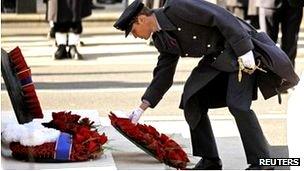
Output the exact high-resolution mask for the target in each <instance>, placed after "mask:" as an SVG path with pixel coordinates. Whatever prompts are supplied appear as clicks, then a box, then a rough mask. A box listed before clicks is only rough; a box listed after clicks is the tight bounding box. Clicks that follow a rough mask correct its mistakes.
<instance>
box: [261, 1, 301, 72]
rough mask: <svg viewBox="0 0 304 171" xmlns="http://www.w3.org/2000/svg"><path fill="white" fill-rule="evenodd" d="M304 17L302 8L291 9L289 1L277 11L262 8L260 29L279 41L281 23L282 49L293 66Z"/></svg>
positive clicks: (275, 40)
mask: <svg viewBox="0 0 304 171" xmlns="http://www.w3.org/2000/svg"><path fill="white" fill-rule="evenodd" d="M302 16H303V8H302V7H295V8H294V7H291V6H290V5H289V4H288V2H287V1H283V5H282V7H280V8H277V9H268V8H260V27H261V30H262V31H264V32H266V33H267V34H268V35H269V36H270V38H271V39H272V40H273V41H274V42H277V41H278V33H279V25H280V23H281V32H282V40H281V48H282V50H283V51H284V52H285V53H286V54H287V55H288V57H289V59H290V60H291V62H292V64H293V66H294V65H295V58H296V55H297V43H298V34H299V30H300V25H301V21H302Z"/></svg>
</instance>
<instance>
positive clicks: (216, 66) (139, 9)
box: [114, 0, 298, 169]
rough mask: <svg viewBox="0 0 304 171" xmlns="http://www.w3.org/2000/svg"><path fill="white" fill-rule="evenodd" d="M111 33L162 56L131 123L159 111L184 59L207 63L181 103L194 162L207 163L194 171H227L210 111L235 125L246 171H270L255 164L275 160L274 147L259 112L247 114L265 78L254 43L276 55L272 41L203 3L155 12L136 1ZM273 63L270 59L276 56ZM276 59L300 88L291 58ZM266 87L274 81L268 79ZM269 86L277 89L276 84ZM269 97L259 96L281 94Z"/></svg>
mask: <svg viewBox="0 0 304 171" xmlns="http://www.w3.org/2000/svg"><path fill="white" fill-rule="evenodd" d="M114 27H115V28H117V29H120V30H123V31H125V35H126V36H128V34H129V33H130V32H131V33H132V34H133V36H134V37H135V38H136V37H139V38H142V39H148V38H149V37H150V36H151V35H152V38H153V41H154V43H155V47H156V48H157V49H158V51H159V53H160V54H159V57H158V63H157V66H156V67H155V68H154V71H153V80H152V81H151V83H150V85H149V86H148V88H147V90H146V92H145V93H144V95H143V96H142V99H141V100H142V103H141V104H140V105H139V107H138V108H136V109H134V110H133V111H132V112H131V113H130V115H129V118H130V120H131V121H132V122H133V123H137V121H138V120H139V118H140V117H141V115H142V114H143V113H144V111H145V110H146V109H147V108H148V107H150V108H154V107H155V106H156V105H157V104H158V102H159V101H160V100H161V99H162V97H163V95H164V94H165V93H166V92H167V90H168V89H169V88H170V87H171V85H172V84H173V76H174V73H175V69H176V65H177V62H178V59H179V57H180V56H182V57H197V58H202V59H201V60H200V62H199V63H198V65H197V67H195V68H194V69H193V71H192V73H191V75H190V76H189V78H188V80H187V82H186V83H185V87H184V92H183V95H182V100H181V104H180V108H181V109H183V110H184V114H185V118H186V121H187V122H188V124H189V126H190V133H191V141H192V148H193V155H194V156H201V157H202V159H201V160H200V161H199V162H198V163H197V165H196V166H195V167H194V169H221V168H222V164H221V160H220V158H219V155H218V151H217V147H216V142H215V138H214V135H213V132H212V128H211V124H210V120H209V118H208V115H207V113H208V109H209V108H219V107H225V106H227V107H228V108H229V110H230V112H231V113H232V115H233V116H234V118H235V120H236V123H237V126H238V129H239V132H240V135H241V139H242V142H243V146H244V149H245V153H246V157H247V162H248V164H250V166H249V168H248V169H271V168H269V167H265V166H259V165H258V160H259V158H269V157H270V156H269V147H268V146H269V144H268V142H267V140H266V138H265V137H264V135H263V132H262V129H261V127H260V125H259V122H258V119H257V118H256V115H255V113H254V112H253V111H252V110H251V109H250V106H251V102H252V100H254V99H256V98H257V82H258V81H257V79H256V76H257V73H259V72H261V74H260V75H263V74H262V73H263V72H262V71H259V70H263V69H261V68H259V70H257V69H258V67H257V66H256V64H255V58H256V57H257V51H256V50H254V49H255V47H254V44H253V40H254V42H255V43H259V42H260V43H261V42H262V43H261V44H260V45H261V46H260V47H263V42H264V43H265V42H267V45H266V47H270V50H275V51H271V53H275V52H276V51H277V50H276V49H275V48H277V47H276V46H275V45H273V44H274V43H273V42H272V41H271V40H270V39H269V40H270V41H271V42H269V41H268V40H267V39H263V41H256V40H257V39H252V38H251V35H250V34H249V33H251V32H252V34H253V33H256V34H253V35H257V32H255V31H254V29H253V28H251V29H250V28H249V26H247V27H246V26H245V25H244V24H242V23H241V22H240V21H239V20H237V19H236V18H235V17H234V16H233V15H232V14H231V13H229V12H228V11H226V10H225V9H223V8H221V7H218V6H217V5H214V4H212V3H209V2H206V1H201V0H167V2H166V4H165V6H164V7H163V8H159V9H156V10H150V9H148V8H146V7H144V5H143V4H142V3H141V2H140V1H139V0H135V1H134V2H133V3H132V4H130V5H129V6H128V7H127V8H126V9H125V11H124V12H123V14H122V15H121V16H120V18H119V19H118V20H117V21H116V23H115V24H114ZM245 28H246V29H245ZM265 35H266V34H265ZM266 36H267V35H266ZM255 37H263V36H262V35H259V36H255ZM263 38H264V37H263ZM269 45H271V46H269ZM253 50H254V51H253ZM267 51H268V50H266V51H261V50H259V52H260V53H263V56H267V55H266V54H267ZM285 55H286V54H285ZM268 56H269V57H270V58H271V57H272V56H274V55H268ZM276 58H278V60H281V61H276V62H271V63H272V64H274V65H277V64H278V65H280V66H281V64H282V61H284V65H285V66H287V67H286V70H284V72H283V73H281V74H278V75H279V76H282V77H283V78H284V80H285V82H286V83H288V85H289V86H293V85H295V84H296V83H297V82H298V77H297V76H296V74H294V71H293V69H292V66H291V63H290V61H289V60H288V57H287V56H286V57H285V58H286V59H287V60H285V58H284V59H280V57H277V56H276ZM269 60H272V59H269ZM263 61H264V62H265V61H266V60H263ZM257 65H258V64H257ZM274 65H273V66H271V67H270V65H268V66H269V68H270V70H269V73H273V72H274V73H278V72H276V71H275V70H278V69H277V68H282V67H277V66H274ZM271 71H273V72H271ZM279 71H280V70H279ZM284 74H288V75H284ZM283 75H284V76H283ZM264 76H268V75H266V74H264ZM259 78H262V77H259ZM275 78H281V77H275ZM264 80H266V81H268V80H269V79H268V77H267V79H264ZM279 80H280V81H282V80H281V79H279ZM280 81H278V82H280ZM261 85H262V84H259V87H260V89H261ZM268 85H271V86H272V87H276V85H274V84H272V83H271V82H268V83H267V84H266V86H268ZM280 85H282V84H281V83H280ZM272 87H271V88H272ZM264 90H265V89H261V92H262V93H264V94H265V95H266V96H267V97H266V98H269V97H272V96H273V95H275V94H276V93H275V92H274V91H268V90H270V89H267V91H264ZM276 90H277V89H276ZM265 92H272V93H268V94H267V93H265ZM264 94H263V95H264ZM264 97H265V96H264Z"/></svg>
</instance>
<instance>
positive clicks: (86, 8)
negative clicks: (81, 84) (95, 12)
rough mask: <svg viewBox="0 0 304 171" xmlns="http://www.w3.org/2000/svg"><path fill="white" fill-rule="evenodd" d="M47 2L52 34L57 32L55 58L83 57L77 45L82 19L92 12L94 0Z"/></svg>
mask: <svg viewBox="0 0 304 171" xmlns="http://www.w3.org/2000/svg"><path fill="white" fill-rule="evenodd" d="M47 3H48V4H47V7H48V9H47V19H48V21H49V23H50V27H51V31H50V36H51V34H52V32H53V33H55V39H56V43H57V45H58V49H57V51H56V52H55V54H54V59H67V58H72V59H79V60H81V59H83V56H82V55H81V54H80V53H79V52H78V50H77V45H78V43H79V37H80V34H81V33H82V30H83V28H82V19H83V18H84V17H87V16H90V15H91V13H92V0H77V1H76V0H48V1H47ZM52 29H53V30H52ZM67 47H68V50H67Z"/></svg>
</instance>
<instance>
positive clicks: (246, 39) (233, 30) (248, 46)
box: [169, 0, 254, 56]
mask: <svg viewBox="0 0 304 171" xmlns="http://www.w3.org/2000/svg"><path fill="white" fill-rule="evenodd" d="M175 1H176V2H175V3H173V4H172V6H170V7H169V8H171V10H173V12H174V14H175V15H177V16H178V17H180V18H182V19H184V20H185V21H188V22H191V23H194V24H199V25H203V26H207V27H217V28H218V29H219V31H220V32H221V34H222V35H223V36H224V37H225V39H226V40H227V41H228V43H229V44H230V46H231V48H232V49H233V51H234V52H235V54H236V55H237V56H241V55H243V54H245V53H246V52H248V51H250V50H252V49H253V48H254V46H253V43H252V41H251V39H250V36H249V34H248V33H247V31H246V30H245V29H243V27H242V26H241V24H240V23H239V22H238V20H237V18H236V17H235V16H233V15H232V14H231V13H230V12H228V11H227V10H225V9H224V8H222V7H219V6H217V5H215V4H212V3H209V2H206V1H201V0H175ZM189 9H191V10H189Z"/></svg>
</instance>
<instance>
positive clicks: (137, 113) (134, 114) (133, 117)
mask: <svg viewBox="0 0 304 171" xmlns="http://www.w3.org/2000/svg"><path fill="white" fill-rule="evenodd" d="M143 113H144V110H142V109H141V108H136V109H134V110H133V111H132V112H131V114H130V115H129V119H130V120H131V122H132V123H134V124H137V122H138V120H139V118H140V117H141V115H142V114H143Z"/></svg>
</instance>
